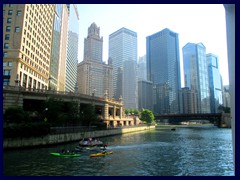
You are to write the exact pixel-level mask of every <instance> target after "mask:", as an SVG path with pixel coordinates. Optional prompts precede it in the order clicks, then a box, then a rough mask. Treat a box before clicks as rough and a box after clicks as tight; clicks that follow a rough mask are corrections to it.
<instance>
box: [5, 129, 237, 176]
mask: <svg viewBox="0 0 240 180" xmlns="http://www.w3.org/2000/svg"><path fill="white" fill-rule="evenodd" d="M231 133H232V132H231V129H219V128H216V127H213V126H208V127H204V126H203V127H192V128H190V127H189V128H177V130H176V131H170V130H169V129H161V130H158V129H156V130H149V131H144V132H138V133H129V134H123V135H117V136H110V137H104V138H101V139H100V140H101V141H104V142H106V143H107V144H108V147H107V148H108V150H111V151H113V152H114V153H113V154H111V155H108V156H104V157H95V158H90V157H89V154H91V153H93V152H88V151H86V152H83V153H81V156H80V157H75V158H63V157H53V156H51V155H50V154H49V153H50V152H54V151H60V150H61V149H74V148H75V146H77V144H78V143H77V142H74V143H69V144H65V145H57V146H51V147H48V148H37V149H28V150H19V151H15V150H14V151H7V152H4V156H3V160H4V167H3V168H4V169H3V173H4V175H5V176H9V175H13V176H18V175H19V176H20V175H26V176H28V175H31V176H44V175H45V176H46V175H47V176H83V175H84V176H229V175H234V174H233V169H234V167H233V156H232V141H231V137H232V136H231Z"/></svg>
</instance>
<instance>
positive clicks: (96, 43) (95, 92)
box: [77, 23, 113, 99]
mask: <svg viewBox="0 0 240 180" xmlns="http://www.w3.org/2000/svg"><path fill="white" fill-rule="evenodd" d="M102 49H103V38H102V37H100V28H99V27H97V25H96V24H95V23H92V24H91V26H90V27H89V28H88V36H87V38H85V39H84V59H83V61H82V62H80V63H79V64H78V66H77V86H78V92H79V93H82V94H87V95H92V96H97V97H106V96H107V97H108V98H110V99H111V98H112V96H113V91H112V69H113V68H112V61H111V59H110V58H109V59H108V64H105V63H104V62H103V61H102Z"/></svg>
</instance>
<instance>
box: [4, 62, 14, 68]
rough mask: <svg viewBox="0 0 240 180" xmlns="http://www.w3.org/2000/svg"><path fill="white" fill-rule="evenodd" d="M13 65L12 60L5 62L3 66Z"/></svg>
mask: <svg viewBox="0 0 240 180" xmlns="http://www.w3.org/2000/svg"><path fill="white" fill-rule="evenodd" d="M7 66H9V67H12V62H3V67H7Z"/></svg>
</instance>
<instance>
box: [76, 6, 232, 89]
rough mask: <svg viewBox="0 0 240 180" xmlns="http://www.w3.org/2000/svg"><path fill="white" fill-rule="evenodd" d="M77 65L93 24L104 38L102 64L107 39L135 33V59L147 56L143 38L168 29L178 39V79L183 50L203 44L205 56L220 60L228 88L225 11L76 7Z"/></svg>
mask: <svg viewBox="0 0 240 180" xmlns="http://www.w3.org/2000/svg"><path fill="white" fill-rule="evenodd" d="M78 13H79V17H80V20H79V26H80V32H79V38H80V39H79V41H80V42H79V62H80V61H82V60H83V51H84V38H86V37H87V31H88V27H89V26H90V25H91V24H92V23H93V22H95V23H96V24H97V26H98V27H100V36H102V37H103V61H107V59H108V39H109V35H110V34H111V33H113V32H115V31H117V30H118V29H120V28H122V27H125V28H128V29H130V30H132V31H135V32H137V36H138V57H139V56H143V55H145V54H146V36H149V35H152V34H154V33H156V32H159V31H161V30H163V29H164V28H169V29H170V30H172V31H173V32H176V33H178V35H179V53H180V62H181V78H182V86H183V85H184V84H183V68H182V67H183V65H182V64H183V57H182V47H183V46H185V45H186V44H187V43H188V42H191V43H199V42H202V43H203V44H204V45H205V47H206V53H213V54H215V55H217V56H218V57H219V66H220V73H221V75H222V77H223V84H224V85H228V84H229V80H228V61H227V42H226V22H225V9H224V6H223V5H222V4H192V5H188V4H177V5H174V4H126V5H124V4H95V5H94V4H79V5H78Z"/></svg>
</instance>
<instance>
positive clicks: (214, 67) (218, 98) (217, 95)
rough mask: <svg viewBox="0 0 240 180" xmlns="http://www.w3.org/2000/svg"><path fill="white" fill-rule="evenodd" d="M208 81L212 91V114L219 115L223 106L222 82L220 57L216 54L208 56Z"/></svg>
mask: <svg viewBox="0 0 240 180" xmlns="http://www.w3.org/2000/svg"><path fill="white" fill-rule="evenodd" d="M206 56H207V63H208V79H209V90H210V109H211V111H210V112H211V113H217V112H218V107H219V106H220V105H223V99H222V98H223V95H222V81H221V75H220V71H219V65H218V57H217V56H216V55H214V54H211V53H209V54H207V55H206Z"/></svg>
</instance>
